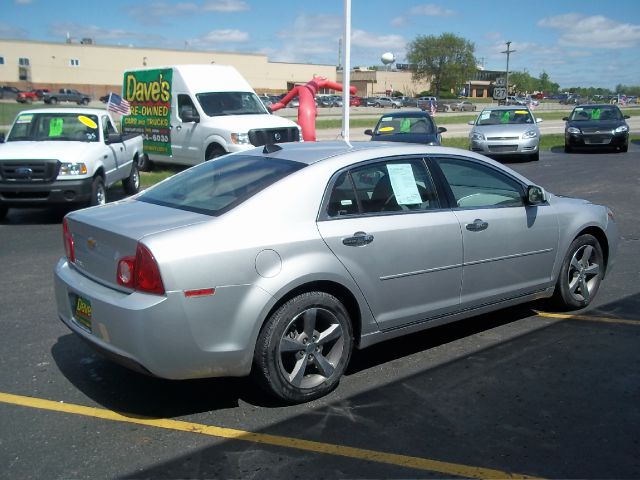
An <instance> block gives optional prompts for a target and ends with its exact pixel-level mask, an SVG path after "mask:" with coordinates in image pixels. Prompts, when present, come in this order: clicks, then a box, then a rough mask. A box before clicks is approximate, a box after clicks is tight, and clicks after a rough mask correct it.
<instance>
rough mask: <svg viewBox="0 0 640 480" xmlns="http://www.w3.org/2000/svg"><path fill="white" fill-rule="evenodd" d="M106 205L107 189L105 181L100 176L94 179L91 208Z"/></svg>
mask: <svg viewBox="0 0 640 480" xmlns="http://www.w3.org/2000/svg"><path fill="white" fill-rule="evenodd" d="M105 203H107V189H106V188H105V186H104V179H103V178H102V177H101V176H100V175H98V176H96V178H94V179H93V183H92V184H91V199H90V200H89V206H90V207H93V206H94V205H104V204H105Z"/></svg>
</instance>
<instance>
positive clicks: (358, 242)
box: [342, 232, 373, 247]
mask: <svg viewBox="0 0 640 480" xmlns="http://www.w3.org/2000/svg"><path fill="white" fill-rule="evenodd" d="M371 242H373V235H368V234H366V233H365V232H356V233H354V234H353V237H347V238H343V239H342V243H343V244H344V245H346V246H347V247H364V246H365V245H369V244H370V243H371Z"/></svg>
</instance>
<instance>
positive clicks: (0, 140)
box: [0, 133, 4, 143]
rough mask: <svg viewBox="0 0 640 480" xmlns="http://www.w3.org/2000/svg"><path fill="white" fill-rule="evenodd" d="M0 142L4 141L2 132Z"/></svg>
mask: <svg viewBox="0 0 640 480" xmlns="http://www.w3.org/2000/svg"><path fill="white" fill-rule="evenodd" d="M0 143H4V133H0Z"/></svg>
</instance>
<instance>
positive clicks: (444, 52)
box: [407, 33, 477, 94]
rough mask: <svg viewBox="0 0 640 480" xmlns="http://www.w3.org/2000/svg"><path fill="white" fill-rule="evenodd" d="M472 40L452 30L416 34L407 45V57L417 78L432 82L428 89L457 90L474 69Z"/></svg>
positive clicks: (475, 63)
mask: <svg viewBox="0 0 640 480" xmlns="http://www.w3.org/2000/svg"><path fill="white" fill-rule="evenodd" d="M474 50H475V46H474V44H473V43H471V42H469V41H468V40H465V39H464V38H461V37H458V36H456V35H454V34H453V33H443V34H442V35H440V36H439V37H436V36H434V35H428V36H424V35H418V37H416V39H415V40H413V41H412V42H410V43H409V45H408V46H407V60H408V61H409V63H410V64H411V65H413V77H414V78H415V79H416V80H421V79H426V80H429V81H431V84H432V88H431V90H432V91H434V92H436V93H437V94H439V93H440V91H441V90H451V89H453V90H456V91H457V90H458V88H460V87H461V86H462V85H464V84H465V83H466V82H467V81H468V80H469V78H471V77H472V76H473V74H474V73H475V71H476V68H477V67H476V65H477V61H476V58H475V56H474Z"/></svg>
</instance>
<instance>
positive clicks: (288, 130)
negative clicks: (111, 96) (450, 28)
mask: <svg viewBox="0 0 640 480" xmlns="http://www.w3.org/2000/svg"><path fill="white" fill-rule="evenodd" d="M122 93H123V95H122V96H123V98H124V99H125V100H126V101H127V102H129V104H130V108H131V114H130V115H127V116H124V117H123V118H122V127H123V130H124V132H125V133H139V134H142V135H143V137H144V149H145V153H146V154H147V156H148V157H149V160H150V161H151V162H164V163H177V164H182V165H195V164H198V163H201V162H204V161H205V160H209V159H212V158H215V157H218V156H220V155H224V154H225V153H229V152H237V151H240V150H246V149H249V148H253V147H254V146H261V145H265V144H267V143H282V142H299V141H300V140H301V138H302V134H301V131H300V128H299V126H298V125H297V124H296V123H294V122H292V121H291V120H288V119H285V118H282V117H279V116H277V115H272V114H271V113H269V111H268V110H267V109H266V107H265V106H264V104H263V103H262V102H261V101H260V99H259V98H258V96H257V95H256V93H255V92H254V91H253V89H252V88H251V86H250V85H249V83H248V82H247V81H246V80H245V79H244V77H242V75H240V73H239V72H238V71H237V70H236V69H235V68H234V67H231V66H227V65H175V66H169V67H156V68H145V69H140V70H130V71H127V72H125V74H124V82H123V85H122ZM149 166H150V165H148V164H146V165H140V167H141V169H147V168H148V167H149Z"/></svg>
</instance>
